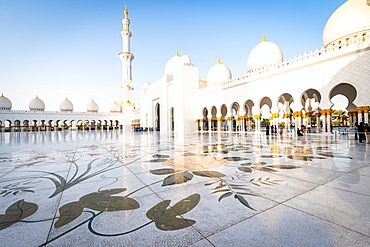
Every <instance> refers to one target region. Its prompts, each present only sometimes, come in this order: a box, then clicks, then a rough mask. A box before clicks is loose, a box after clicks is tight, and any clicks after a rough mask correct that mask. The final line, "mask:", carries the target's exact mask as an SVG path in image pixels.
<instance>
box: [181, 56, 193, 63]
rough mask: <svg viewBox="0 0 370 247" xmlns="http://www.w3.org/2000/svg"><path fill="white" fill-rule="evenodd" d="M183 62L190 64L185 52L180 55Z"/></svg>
mask: <svg viewBox="0 0 370 247" xmlns="http://www.w3.org/2000/svg"><path fill="white" fill-rule="evenodd" d="M181 59H182V62H183V64H191V59H190V57H189V56H188V55H187V54H184V55H182V56H181Z"/></svg>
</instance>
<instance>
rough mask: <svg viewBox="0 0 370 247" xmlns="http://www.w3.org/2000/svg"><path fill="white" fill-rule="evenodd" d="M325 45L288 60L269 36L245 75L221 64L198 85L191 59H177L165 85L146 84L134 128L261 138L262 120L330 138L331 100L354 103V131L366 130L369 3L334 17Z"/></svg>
mask: <svg viewBox="0 0 370 247" xmlns="http://www.w3.org/2000/svg"><path fill="white" fill-rule="evenodd" d="M322 39H323V46H322V48H321V49H316V50H315V51H310V52H308V53H305V54H303V55H299V56H296V57H294V58H291V59H288V60H284V59H283V52H282V51H281V49H280V48H279V46H277V45H276V44H275V43H273V42H270V41H267V40H266V38H265V37H263V38H262V41H261V42H260V43H259V44H257V45H256V46H255V47H254V48H253V49H252V50H251V52H250V54H249V56H248V61H247V68H246V73H245V75H243V76H241V77H236V78H232V75H231V72H230V70H229V68H228V67H227V66H226V65H225V64H223V63H222V62H221V61H220V60H219V61H218V62H217V63H216V64H215V65H214V66H213V67H212V68H211V69H210V70H209V71H208V74H207V78H200V77H199V69H198V68H197V67H195V66H193V64H192V62H191V59H190V57H189V56H188V55H186V54H184V55H182V56H180V55H179V54H178V53H176V55H175V56H173V57H172V58H170V59H169V60H168V62H167V63H166V65H165V68H164V75H163V77H162V78H160V79H159V80H157V81H155V82H153V83H152V84H149V83H148V82H147V83H145V84H144V88H143V90H142V92H141V100H140V106H139V107H137V111H136V113H135V114H134V116H135V122H136V124H137V125H139V124H140V126H142V127H143V128H144V129H145V128H150V127H153V128H154V129H160V130H166V131H171V130H174V131H175V132H176V131H190V132H192V131H197V130H201V131H225V130H228V131H252V130H253V129H254V130H256V131H261V121H262V119H263V118H264V119H268V120H269V125H275V126H279V125H281V126H284V128H286V129H289V130H290V128H291V126H295V127H296V128H300V126H301V125H306V126H307V125H308V124H310V125H314V126H315V127H316V128H317V130H318V131H323V132H329V131H331V124H332V111H331V108H332V106H333V104H332V103H331V101H330V100H331V99H332V98H333V97H334V96H336V95H339V94H340V95H344V96H345V97H346V98H347V99H348V102H349V103H348V106H347V108H346V109H347V111H348V115H349V125H351V126H353V125H354V124H355V123H356V122H365V123H368V122H369V109H370V108H369V105H370V66H369V62H370V1H367V0H349V1H347V2H345V3H344V4H343V5H342V6H340V7H339V8H338V9H337V10H336V11H335V12H334V13H333V14H332V16H331V17H330V18H329V20H328V22H327V23H326V26H325V29H324V31H323V37H322ZM264 105H267V106H268V108H269V114H268V115H267V116H262V111H261V108H262V107H263V106H264ZM319 120H320V121H319ZM313 121H314V122H313Z"/></svg>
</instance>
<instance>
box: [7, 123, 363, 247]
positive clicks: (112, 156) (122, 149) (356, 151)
mask: <svg viewBox="0 0 370 247" xmlns="http://www.w3.org/2000/svg"><path fill="white" fill-rule="evenodd" d="M0 146H1V149H0V150H1V151H0V239H1V241H0V245H1V246H12V247H14V246H89V247H93V246H194V247H196V246H222V247H224V246H370V224H369V222H370V189H369V188H370V144H360V143H357V142H355V140H352V139H348V138H346V136H339V137H338V138H337V140H335V139H334V136H333V135H317V134H311V135H309V136H303V137H295V136H294V137H291V136H269V137H266V136H265V135H264V134H258V133H247V134H237V133H226V132H222V133H217V132H215V133H211V134H210V133H203V134H201V133H196V134H192V135H183V136H181V137H180V136H176V137H173V136H171V135H168V134H165V133H158V132H144V133H142V132H135V133H132V134H124V133H122V131H121V130H112V131H65V132H63V131H62V132H59V131H58V132H41V133H40V132H39V133H36V132H24V133H23V132H18V133H0Z"/></svg>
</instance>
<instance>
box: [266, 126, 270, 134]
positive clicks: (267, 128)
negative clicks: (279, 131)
mask: <svg viewBox="0 0 370 247" xmlns="http://www.w3.org/2000/svg"><path fill="white" fill-rule="evenodd" d="M266 135H267V136H269V135H270V126H269V125H268V124H267V125H266Z"/></svg>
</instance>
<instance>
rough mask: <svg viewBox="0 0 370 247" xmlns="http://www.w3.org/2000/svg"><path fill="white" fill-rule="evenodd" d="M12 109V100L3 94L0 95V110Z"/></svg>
mask: <svg viewBox="0 0 370 247" xmlns="http://www.w3.org/2000/svg"><path fill="white" fill-rule="evenodd" d="M11 109H12V102H11V101H10V100H9V99H8V98H7V97H5V96H4V94H1V96H0V111H10V110H11Z"/></svg>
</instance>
